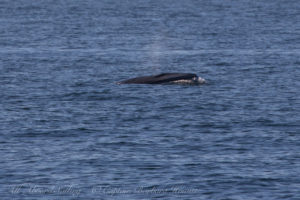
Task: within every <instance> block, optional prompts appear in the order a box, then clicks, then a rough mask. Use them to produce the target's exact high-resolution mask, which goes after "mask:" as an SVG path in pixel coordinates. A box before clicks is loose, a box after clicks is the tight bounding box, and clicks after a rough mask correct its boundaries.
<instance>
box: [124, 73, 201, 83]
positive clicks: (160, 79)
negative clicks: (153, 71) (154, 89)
mask: <svg viewBox="0 0 300 200" xmlns="http://www.w3.org/2000/svg"><path fill="white" fill-rule="evenodd" d="M203 83H205V79H203V78H201V77H199V76H197V75H196V74H193V73H162V74H158V75H152V76H140V77H135V78H131V79H127V80H124V81H121V82H118V84H203Z"/></svg>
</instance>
